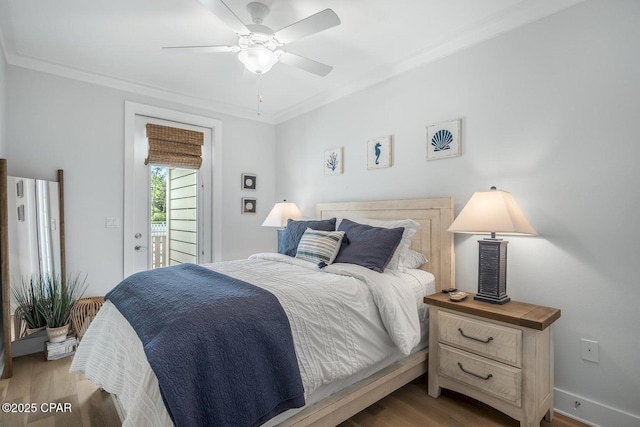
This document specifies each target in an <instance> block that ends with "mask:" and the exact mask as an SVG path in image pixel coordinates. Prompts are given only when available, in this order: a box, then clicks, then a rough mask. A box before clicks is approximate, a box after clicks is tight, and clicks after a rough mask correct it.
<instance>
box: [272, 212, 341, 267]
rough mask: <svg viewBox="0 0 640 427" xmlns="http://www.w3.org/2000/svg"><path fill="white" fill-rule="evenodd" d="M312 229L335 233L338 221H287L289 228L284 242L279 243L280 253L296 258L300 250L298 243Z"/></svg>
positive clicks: (286, 230) (333, 219)
mask: <svg viewBox="0 0 640 427" xmlns="http://www.w3.org/2000/svg"><path fill="white" fill-rule="evenodd" d="M307 228H310V229H312V230H320V231H335V229H336V219H335V218H331V219H322V220H312V221H294V220H292V219H289V220H288V221H287V228H285V229H284V233H282V240H280V242H279V243H278V252H279V253H281V254H284V255H289V256H290V257H295V256H296V252H297V250H298V243H300V239H301V238H302V235H303V234H304V232H305V231H306V230H307Z"/></svg>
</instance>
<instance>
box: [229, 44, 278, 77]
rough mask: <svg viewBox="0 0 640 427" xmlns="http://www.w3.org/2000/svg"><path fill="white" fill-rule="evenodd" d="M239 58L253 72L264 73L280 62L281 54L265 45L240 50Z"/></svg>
mask: <svg viewBox="0 0 640 427" xmlns="http://www.w3.org/2000/svg"><path fill="white" fill-rule="evenodd" d="M238 59H239V60H240V62H242V63H243V64H244V66H245V67H246V68H247V70H249V71H251V72H252V73H254V74H264V73H266V72H268V71H269V70H270V69H271V67H273V66H274V65H275V64H276V63H277V62H278V60H279V59H280V56H279V55H278V54H277V53H276V52H274V51H272V50H269V49H267V48H265V47H261V46H256V47H250V48H246V49H243V50H242V51H240V53H238Z"/></svg>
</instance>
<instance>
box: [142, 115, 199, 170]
mask: <svg viewBox="0 0 640 427" xmlns="http://www.w3.org/2000/svg"><path fill="white" fill-rule="evenodd" d="M147 138H148V139H149V154H148V155H147V158H146V159H145V161H144V164H145V165H149V164H152V165H159V166H167V167H170V168H182V169H200V166H201V165H202V145H203V144H204V133H202V132H197V131H193V130H187V129H179V128H174V127H170V126H160V125H154V124H151V123H147Z"/></svg>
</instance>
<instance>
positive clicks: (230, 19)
mask: <svg viewBox="0 0 640 427" xmlns="http://www.w3.org/2000/svg"><path fill="white" fill-rule="evenodd" d="M200 3H202V4H203V5H205V6H206V7H207V8H208V9H209V10H210V11H211V12H213V13H214V15H216V16H217V17H218V18H220V19H221V20H222V22H224V23H225V24H226V25H227V27H229V28H231V30H232V31H233V32H234V33H236V34H244V35H248V34H250V33H251V31H249V29H248V28H247V27H246V26H245V25H244V24H243V23H242V21H241V20H240V18H238V16H237V15H236V14H235V13H233V11H232V10H231V9H230V8H229V6H227V5H226V4H225V3H224V2H223V1H222V0H200Z"/></svg>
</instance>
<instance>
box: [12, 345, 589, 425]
mask: <svg viewBox="0 0 640 427" xmlns="http://www.w3.org/2000/svg"><path fill="white" fill-rule="evenodd" d="M70 364H71V358H65V359H60V360H54V361H46V360H45V358H44V354H42V353H40V354H32V355H28V356H23V357H19V358H16V359H14V360H13V371H14V376H13V378H10V379H6V380H0V397H1V399H0V401H1V403H3V404H7V403H9V404H14V403H15V404H19V403H23V404H25V403H35V407H36V411H35V412H32V413H19V414H18V413H4V412H0V426H2V427H14V426H15V427H22V426H28V427H76V426H78V427H98V426H100V427H112V426H116V427H119V426H120V420H119V418H118V414H117V411H116V408H115V406H114V404H113V401H112V400H111V397H110V396H109V394H107V393H105V392H102V391H100V390H99V389H98V388H97V387H96V386H95V385H94V384H93V383H92V382H90V381H88V380H87V379H85V378H84V376H83V375H80V374H70V373H69V366H70ZM423 380H424V379H423ZM43 403H44V404H45V405H44V406H42V404H43ZM50 404H54V405H53V406H52V405H50ZM55 404H58V405H55ZM14 406H17V405H14ZM43 409H44V411H43ZM518 425H519V423H518V422H517V421H515V420H513V419H512V418H509V417H507V416H506V415H503V414H501V413H500V412H498V411H496V410H494V409H492V408H490V407H488V406H486V405H484V404H482V403H480V402H477V401H475V400H473V399H470V398H467V397H465V396H462V395H460V394H457V393H453V392H449V391H446V390H444V391H443V394H442V396H441V397H440V398H439V399H432V398H431V397H429V396H428V395H427V391H426V384H424V381H422V382H420V381H416V382H414V383H411V384H407V385H406V386H404V387H402V388H401V389H399V390H397V391H396V392H395V393H393V394H391V395H389V396H387V397H386V398H385V399H383V400H381V401H380V402H378V403H376V404H374V405H372V406H370V407H369V408H367V409H365V410H364V411H362V412H360V413H359V414H357V415H355V416H354V417H352V418H350V419H349V420H347V421H345V422H344V423H342V424H341V425H340V426H341V427H431V426H433V427H485V426H486V427H502V426H518ZM541 426H542V427H581V426H584V425H583V424H580V423H578V422H576V421H573V420H571V419H569V418H566V417H562V416H560V415H557V414H556V416H555V417H554V420H553V422H552V423H547V422H544V421H543V422H542V423H541ZM140 427H144V426H140ZM150 427H152V426H150Z"/></svg>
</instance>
